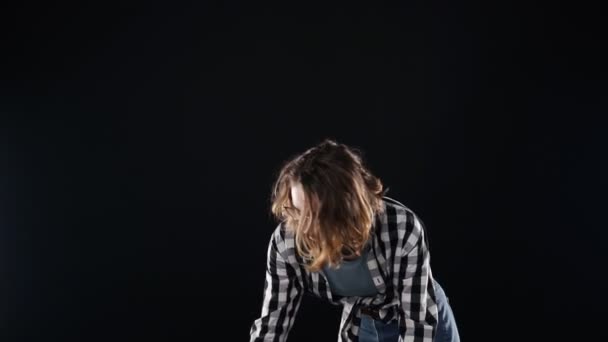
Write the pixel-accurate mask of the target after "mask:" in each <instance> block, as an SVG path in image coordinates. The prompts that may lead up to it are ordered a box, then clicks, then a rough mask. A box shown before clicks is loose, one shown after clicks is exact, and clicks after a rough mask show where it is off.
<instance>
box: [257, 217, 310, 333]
mask: <svg viewBox="0 0 608 342" xmlns="http://www.w3.org/2000/svg"><path fill="white" fill-rule="evenodd" d="M280 228H281V226H279V227H277V230H275V232H274V234H273V235H272V237H271V239H270V242H269V244H268V254H267V256H268V258H267V263H266V278H265V281H264V299H263V304H262V314H261V316H260V317H259V318H257V319H256V320H255V321H254V322H253V324H252V326H251V329H250V342H261V341H286V340H287V336H288V334H289V331H290V330H291V327H292V326H293V322H294V319H295V316H296V313H297V311H298V308H299V306H300V302H301V300H302V286H301V284H300V283H299V282H298V281H297V279H296V273H295V270H294V269H293V267H292V266H291V265H289V264H288V263H287V262H286V261H285V259H284V257H283V255H282V254H281V253H282V252H283V251H284V247H283V246H284V244H282V239H280ZM277 336H278V338H277Z"/></svg>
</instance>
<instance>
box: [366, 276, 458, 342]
mask: <svg viewBox="0 0 608 342" xmlns="http://www.w3.org/2000/svg"><path fill="white" fill-rule="evenodd" d="M434 284H435V293H436V297H437V310H438V312H439V321H438V322H437V329H436V332H435V342H460V335H459V334H458V327H457V326H456V320H455V319H454V313H453V312H452V308H451V307H450V303H449V299H448V297H447V296H446V294H445V292H444V291H443V288H442V287H441V285H439V283H438V282H437V281H436V280H435V282H434ZM359 341H360V342H398V341H399V324H398V322H397V321H392V322H389V323H387V324H385V323H382V322H381V321H376V320H374V319H373V318H372V317H370V316H368V315H361V327H360V329H359Z"/></svg>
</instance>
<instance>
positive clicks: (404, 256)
mask: <svg viewBox="0 0 608 342" xmlns="http://www.w3.org/2000/svg"><path fill="white" fill-rule="evenodd" d="M405 229H406V232H405V236H404V243H403V245H402V246H401V258H400V261H401V265H400V268H399V282H398V288H397V291H398V293H399V297H400V302H401V310H402V315H401V318H400V323H399V324H400V332H399V335H400V336H401V341H403V342H432V341H433V337H434V335H435V327H436V325H437V318H438V314H437V307H436V306H433V307H432V308H431V310H429V308H428V307H427V300H428V296H430V295H431V293H430V292H429V291H428V287H429V282H431V269H430V255H429V250H428V246H427V245H426V239H425V238H424V234H425V232H424V229H423V226H422V224H421V221H420V219H419V218H418V217H417V216H416V215H415V214H414V213H413V212H411V211H409V210H408V211H407V212H406V222H405ZM430 286H433V285H432V284H430Z"/></svg>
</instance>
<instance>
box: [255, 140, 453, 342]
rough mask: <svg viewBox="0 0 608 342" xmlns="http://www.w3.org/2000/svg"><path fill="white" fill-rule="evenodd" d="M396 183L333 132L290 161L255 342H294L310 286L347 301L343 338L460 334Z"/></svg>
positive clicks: (428, 341) (393, 340)
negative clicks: (390, 184)
mask: <svg viewBox="0 0 608 342" xmlns="http://www.w3.org/2000/svg"><path fill="white" fill-rule="evenodd" d="M387 190H388V189H386V190H385V189H384V187H383V184H382V182H381V181H380V179H378V178H377V177H375V176H374V175H373V174H372V173H371V172H370V171H369V170H368V169H367V168H366V167H365V166H364V163H363V161H362V156H361V153H360V152H359V151H358V150H357V149H355V148H351V147H349V146H346V145H344V144H340V143H337V142H335V141H333V140H330V139H326V140H325V141H323V142H322V143H320V144H319V145H317V146H314V147H312V148H310V149H308V150H307V151H305V152H304V153H302V154H299V155H297V156H295V157H293V158H292V159H291V160H289V161H288V162H286V163H285V164H284V165H283V167H282V168H281V171H280V173H279V176H278V178H277V180H276V182H275V184H274V188H273V192H272V205H271V208H272V209H271V210H272V213H273V214H274V215H275V217H276V218H277V219H278V221H279V222H280V223H279V224H278V226H277V227H276V228H275V230H274V232H273V234H272V235H271V237H270V241H269V244H268V253H267V264H266V266H267V269H266V278H265V282H264V298H263V305H262V313H261V316H260V317H259V318H257V319H256V320H255V321H254V322H253V324H252V326H251V329H250V341H251V342H254V341H286V340H287V336H288V334H289V331H290V330H291V327H292V326H293V323H294V319H295V317H296V313H297V311H298V308H299V306H300V302H301V299H302V296H303V294H304V293H308V294H311V295H314V296H317V297H319V298H321V299H322V300H325V301H327V302H328V303H330V304H332V305H340V306H342V307H343V309H342V318H341V322H340V328H339V334H338V342H351V341H352V342H372V341H374V342H389V341H390V342H432V341H442V342H443V341H446V342H447V341H450V342H458V341H460V338H459V335H458V329H457V327H456V322H455V319H454V315H453V312H452V310H451V308H450V305H449V303H448V300H447V297H446V295H445V293H444V291H443V290H442V288H441V286H440V285H439V283H437V281H436V280H435V279H434V278H433V274H432V272H431V265H430V254H429V247H428V239H427V237H426V233H425V230H424V226H423V224H422V221H421V219H420V218H419V217H418V216H417V215H416V214H415V213H414V212H413V211H412V210H411V209H409V208H407V207H406V206H404V205H403V204H401V203H399V202H398V201H395V200H393V199H391V198H389V197H387V196H385V194H386V191H387Z"/></svg>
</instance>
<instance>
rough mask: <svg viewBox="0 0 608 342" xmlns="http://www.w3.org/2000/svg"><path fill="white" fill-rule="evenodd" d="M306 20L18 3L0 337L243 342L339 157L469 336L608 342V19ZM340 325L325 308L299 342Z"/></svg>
mask: <svg viewBox="0 0 608 342" xmlns="http://www.w3.org/2000/svg"><path fill="white" fill-rule="evenodd" d="M287 3H289V2H283V3H282V4H274V5H268V4H265V5H262V4H259V3H258V2H243V3H237V2H221V3H220V2H216V3H211V2H193V3H190V4H177V3H169V2H166V3H163V4H161V3H154V2H147V3H140V4H127V3H125V2H123V3H121V4H117V5H112V4H108V3H103V4H97V5H93V4H82V3H77V4H71V5H59V4H49V3H47V4H43V5H41V6H34V5H33V4H26V3H24V4H23V5H20V6H17V5H13V6H12V7H10V8H9V7H7V6H6V5H3V6H4V8H3V10H2V11H0V12H1V13H2V21H1V22H2V24H1V25H2V39H1V44H2V45H1V49H2V50H1V52H2V58H3V60H2V70H1V84H0V96H1V101H0V113H1V121H0V123H1V125H0V129H1V131H0V139H1V142H2V143H1V150H0V157H1V160H0V165H1V166H2V167H1V169H0V170H1V172H2V174H1V178H0V182H1V183H0V184H1V186H2V188H1V189H2V191H1V194H2V197H1V201H2V202H1V203H2V214H1V215H0V224H1V229H0V241H1V245H0V246H1V248H0V250H1V256H2V257H1V258H0V260H1V264H0V265H1V269H0V270H1V272H2V273H1V276H0V279H1V280H0V293H1V294H2V297H1V298H2V301H1V302H0V308H1V309H0V314H1V317H0V334H1V337H0V340H2V341H6V342H12V341H144V340H146V341H150V340H159V341H243V340H245V341H246V340H247V339H248V333H249V328H250V325H251V323H252V322H253V320H254V319H255V318H257V316H258V314H259V313H260V309H261V302H262V293H263V281H264V268H265V258H266V248H267V245H266V244H267V242H268V238H269V237H270V234H271V232H272V231H273V230H274V228H275V227H276V222H274V221H273V220H272V218H271V217H270V215H269V195H270V187H271V184H272V181H273V180H274V177H275V176H276V172H277V171H278V167H279V166H280V164H281V163H282V162H283V161H284V160H285V159H286V158H288V157H289V156H291V155H293V154H295V153H298V152H301V151H303V150H304V149H306V148H308V147H310V146H312V145H314V144H316V143H318V142H320V141H321V140H322V139H323V138H326V137H330V138H334V139H337V140H338V141H340V142H343V143H346V144H349V145H351V146H354V147H357V148H360V149H361V150H362V151H363V152H364V158H365V159H366V161H367V162H368V165H369V167H370V168H371V169H372V171H373V172H375V173H376V174H377V175H378V176H379V177H380V178H382V180H383V181H384V183H385V185H386V186H388V187H389V188H390V191H389V196H392V197H394V198H396V199H398V200H400V201H402V202H403V203H404V204H406V205H407V206H408V207H410V208H411V209H413V210H414V211H415V212H416V213H417V214H418V215H419V216H420V217H421V218H422V219H423V220H424V222H425V224H426V226H427V228H428V230H429V234H430V244H431V246H430V248H431V253H432V267H433V272H434V275H435V277H436V278H437V279H438V280H439V281H440V282H441V283H442V285H443V286H444V288H445V290H446V291H447V294H448V296H449V297H450V301H451V304H452V308H453V310H454V312H455V315H456V319H457V322H458V324H459V328H460V333H461V338H462V340H463V341H466V342H470V341H540V340H547V341H548V340H563V341H587V340H590V338H591V337H592V336H593V337H595V338H597V340H601V339H602V338H601V337H603V338H604V339H605V338H606V337H607V335H606V330H605V329H603V328H602V326H601V324H602V323H603V320H604V318H605V310H604V309H603V307H602V306H601V304H600V303H601V302H602V296H603V294H602V289H605V287H604V286H603V285H602V284H604V283H603V281H602V276H603V271H602V269H604V268H605V266H604V268H602V264H601V260H602V259H603V260H605V257H606V253H605V249H602V248H603V246H604V241H605V238H606V233H605V232H604V231H602V229H603V228H606V224H605V221H604V219H603V217H602V214H603V209H604V208H603V206H604V205H605V204H606V201H605V196H604V192H603V191H604V190H606V179H605V177H603V176H605V174H606V172H607V171H608V170H607V161H606V141H605V139H604V138H603V136H602V135H603V133H604V130H605V127H606V126H605V124H604V122H603V121H602V117H603V116H604V115H605V114H606V108H607V106H606V77H605V76H606V67H605V64H604V63H605V60H606V55H605V54H604V53H603V47H604V45H605V43H606V39H605V34H604V32H603V30H602V29H603V21H604V18H603V15H602V14H601V11H600V9H599V7H598V6H595V5H591V4H583V3H576V4H574V3H570V4H559V3H556V2H547V3H546V4H545V3H540V2H534V1H525V2H521V3H515V2H501V3H495V2H480V3H472V2H466V3H458V4H457V3H454V2H444V3H438V2H418V3H412V2H406V3H404V4H402V6H400V7H396V6H389V5H382V4H380V3H374V4H372V3H366V4H364V5H356V4H345V5H343V6H341V7H332V8H330V7H327V4H324V5H323V6H319V7H317V6H314V5H312V4H308V3H298V4H295V3H290V4H289V5H287ZM603 312H604V313H603ZM338 324H339V309H338V308H335V307H330V306H328V305H326V304H324V303H322V302H319V301H317V300H315V299H314V298H311V297H306V298H305V300H304V302H303V303H302V306H301V310H300V312H299V314H298V319H297V321H296V323H295V326H294V330H293V332H292V334H291V336H290V341H310V340H314V341H316V342H321V341H336V339H337V338H336V334H337V329H338ZM215 334H219V336H218V337H215ZM212 335H213V337H212Z"/></svg>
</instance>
